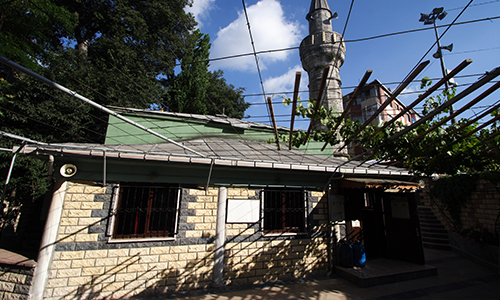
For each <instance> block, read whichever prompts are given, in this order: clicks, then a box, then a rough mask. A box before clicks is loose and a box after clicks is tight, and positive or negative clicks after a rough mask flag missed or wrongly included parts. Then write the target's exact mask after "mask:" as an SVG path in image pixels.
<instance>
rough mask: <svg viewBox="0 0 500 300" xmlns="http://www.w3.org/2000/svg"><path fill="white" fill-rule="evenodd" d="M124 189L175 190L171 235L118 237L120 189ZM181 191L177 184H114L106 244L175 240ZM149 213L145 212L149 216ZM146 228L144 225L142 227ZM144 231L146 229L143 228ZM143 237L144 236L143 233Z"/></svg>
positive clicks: (165, 233)
mask: <svg viewBox="0 0 500 300" xmlns="http://www.w3.org/2000/svg"><path fill="white" fill-rule="evenodd" d="M124 187H139V188H149V189H151V188H166V189H167V192H168V191H169V189H171V188H174V189H176V193H175V198H176V199H175V205H173V206H172V208H174V207H175V212H174V216H173V217H174V220H173V223H174V224H173V230H172V232H171V233H168V232H167V231H165V232H162V233H152V234H153V235H156V236H140V235H137V236H133V235H132V236H128V237H120V235H117V234H116V231H117V224H118V219H119V216H118V209H119V206H120V199H121V198H120V195H121V192H122V188H124ZM181 191H182V188H181V186H180V185H178V184H168V183H140V182H126V183H120V184H116V185H115V186H114V187H113V194H112V198H111V211H110V221H109V223H108V228H107V232H106V234H107V236H108V237H109V239H108V242H110V243H122V242H131V241H133V242H141V241H145V242H151V241H165V240H175V238H176V236H177V233H178V223H179V212H180V202H181ZM150 201H153V200H152V199H148V202H150ZM149 207H151V203H148V208H149ZM150 213H151V212H147V214H148V215H149V214H150ZM144 226H146V224H145V225H144ZM145 231H146V228H145ZM143 235H146V233H144V234H143Z"/></svg>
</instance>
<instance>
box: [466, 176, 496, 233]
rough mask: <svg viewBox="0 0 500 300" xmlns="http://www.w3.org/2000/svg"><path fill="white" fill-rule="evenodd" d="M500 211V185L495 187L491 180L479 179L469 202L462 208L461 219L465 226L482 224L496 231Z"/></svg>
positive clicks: (491, 230)
mask: <svg viewBox="0 0 500 300" xmlns="http://www.w3.org/2000/svg"><path fill="white" fill-rule="evenodd" d="M499 212H500V187H495V186H494V185H493V184H492V183H491V182H489V181H486V180H479V181H478V184H477V188H476V192H474V193H473V194H472V195H471V198H470V202H469V204H468V205H467V206H466V207H465V208H463V209H462V215H461V219H462V222H463V226H464V228H467V227H470V226H475V225H477V224H480V225H481V226H484V227H486V228H488V230H489V231H490V232H494V231H495V221H496V220H497V217H498V214H499ZM499 221H500V220H499Z"/></svg>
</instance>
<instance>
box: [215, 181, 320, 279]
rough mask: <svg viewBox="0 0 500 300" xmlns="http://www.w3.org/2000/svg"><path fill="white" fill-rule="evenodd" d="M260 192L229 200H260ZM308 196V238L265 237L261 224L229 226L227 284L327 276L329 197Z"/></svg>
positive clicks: (238, 192)
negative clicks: (319, 275)
mask: <svg viewBox="0 0 500 300" xmlns="http://www.w3.org/2000/svg"><path fill="white" fill-rule="evenodd" d="M259 191H260V190H255V189H254V190H252V189H233V190H232V191H231V190H229V191H228V197H229V198H233V199H259ZM307 194H308V196H307V198H308V200H307V203H308V207H307V215H308V218H307V230H308V233H307V234H281V235H280V234H264V233H263V232H262V231H261V230H260V226H259V225H260V224H226V242H227V243H226V248H225V250H226V251H225V267H224V271H225V275H224V278H225V280H227V281H228V282H229V283H231V284H254V283H260V282H265V281H272V280H284V279H291V278H300V277H304V276H309V275H318V274H325V273H326V272H327V269H328V247H327V231H326V228H327V224H328V208H327V197H326V195H324V193H323V192H307Z"/></svg>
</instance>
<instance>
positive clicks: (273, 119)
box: [267, 97, 281, 150]
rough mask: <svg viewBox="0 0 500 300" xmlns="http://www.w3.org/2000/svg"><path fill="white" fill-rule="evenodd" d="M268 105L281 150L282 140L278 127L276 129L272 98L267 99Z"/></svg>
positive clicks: (277, 142)
mask: <svg viewBox="0 0 500 300" xmlns="http://www.w3.org/2000/svg"><path fill="white" fill-rule="evenodd" d="M267 104H268V105H269V113H270V114H271V120H272V121H273V128H274V136H275V137H276V145H277V146H278V150H281V147H280V138H279V135H278V127H276V119H275V118H274V109H273V101H271V97H267Z"/></svg>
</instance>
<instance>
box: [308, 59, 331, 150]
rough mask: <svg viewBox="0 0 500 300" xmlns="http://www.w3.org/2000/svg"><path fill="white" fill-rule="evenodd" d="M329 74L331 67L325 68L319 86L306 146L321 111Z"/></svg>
mask: <svg viewBox="0 0 500 300" xmlns="http://www.w3.org/2000/svg"><path fill="white" fill-rule="evenodd" d="M328 73H330V65H328V66H325V67H324V68H323V76H321V83H320V85H319V91H318V96H317V97H316V104H315V105H314V110H313V115H312V118H311V123H309V128H308V129H307V133H306V138H305V139H304V145H305V144H306V143H307V139H308V138H309V135H310V134H311V130H312V125H313V122H314V119H315V118H316V112H317V111H318V109H319V105H320V103H321V97H323V90H324V89H325V86H326V79H327V78H328Z"/></svg>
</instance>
